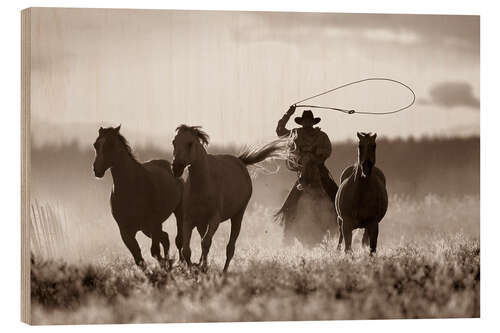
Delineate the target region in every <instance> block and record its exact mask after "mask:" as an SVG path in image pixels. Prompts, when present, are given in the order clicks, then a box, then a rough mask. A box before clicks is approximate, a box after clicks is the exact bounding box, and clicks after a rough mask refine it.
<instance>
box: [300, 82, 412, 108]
mask: <svg viewBox="0 0 500 333" xmlns="http://www.w3.org/2000/svg"><path fill="white" fill-rule="evenodd" d="M366 81H389V82H393V83H397V84H399V85H401V86H403V87H405V88H406V89H408V90H409V91H410V92H411V94H412V100H411V102H410V104H408V105H406V106H404V107H402V108H399V109H397V110H392V111H385V112H369V111H358V110H354V109H341V108H334V107H329V106H320V105H308V104H300V103H303V102H305V101H308V100H311V99H313V98H316V97H319V96H323V95H326V94H328V93H331V92H333V91H335V90H339V89H342V88H345V87H348V86H352V85H354V84H358V83H361V82H366ZM415 99H416V96H415V92H414V91H413V89H411V88H410V87H409V86H407V85H406V84H404V83H403V82H401V81H398V80H394V79H389V78H385V77H371V78H367V79H362V80H358V81H353V82H349V83H346V84H343V85H341V86H338V87H335V88H332V89H329V90H327V91H324V92H322V93H319V94H317V95H314V96H311V97H308V98H305V99H303V100H300V101H298V102H295V103H293V104H292V105H295V107H302V108H314V109H326V110H333V111H339V112H343V113H346V114H354V113H357V114H371V115H387V114H394V113H398V112H401V111H403V110H406V109H408V108H410V107H411V106H412V105H413V104H415Z"/></svg>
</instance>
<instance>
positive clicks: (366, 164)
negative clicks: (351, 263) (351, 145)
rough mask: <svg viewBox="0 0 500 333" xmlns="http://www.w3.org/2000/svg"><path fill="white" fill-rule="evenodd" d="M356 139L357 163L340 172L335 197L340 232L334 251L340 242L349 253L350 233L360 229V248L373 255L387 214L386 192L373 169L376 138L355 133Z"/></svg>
mask: <svg viewBox="0 0 500 333" xmlns="http://www.w3.org/2000/svg"><path fill="white" fill-rule="evenodd" d="M357 136H358V139H359V146H358V161H357V163H355V164H354V165H352V166H350V167H347V168H346V169H344V171H343V172H342V176H341V177H340V183H341V184H340V187H339V190H338V192H337V195H336V197H335V208H336V210H337V215H338V218H337V223H338V225H339V232H340V235H339V243H338V249H339V250H340V248H341V244H342V239H344V244H345V252H349V251H350V250H351V240H352V230H354V229H357V228H364V229H365V231H364V234H363V240H362V244H363V246H368V245H369V246H370V253H371V254H373V253H374V252H375V251H376V250H377V238H378V232H379V230H378V224H379V223H380V221H381V220H382V218H383V217H384V215H385V213H386V212H387V205H388V200H387V190H386V185H385V176H384V174H383V173H382V171H381V170H380V169H379V168H377V167H376V166H375V149H376V144H375V139H376V138H377V134H376V133H375V134H373V135H372V134H371V133H363V132H361V133H359V132H358V133H357Z"/></svg>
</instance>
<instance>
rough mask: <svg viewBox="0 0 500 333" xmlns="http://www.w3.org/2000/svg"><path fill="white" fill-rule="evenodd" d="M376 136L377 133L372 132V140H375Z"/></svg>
mask: <svg viewBox="0 0 500 333" xmlns="http://www.w3.org/2000/svg"><path fill="white" fill-rule="evenodd" d="M376 138H377V133H375V134H373V140H374V141H375V139H376Z"/></svg>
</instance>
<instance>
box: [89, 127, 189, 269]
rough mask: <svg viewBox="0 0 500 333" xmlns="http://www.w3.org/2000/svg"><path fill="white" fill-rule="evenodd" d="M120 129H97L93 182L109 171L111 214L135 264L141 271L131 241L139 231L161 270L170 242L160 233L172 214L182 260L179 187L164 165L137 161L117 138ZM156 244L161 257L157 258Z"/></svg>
mask: <svg viewBox="0 0 500 333" xmlns="http://www.w3.org/2000/svg"><path fill="white" fill-rule="evenodd" d="M120 127H121V126H118V127H116V128H113V127H108V128H102V127H101V128H100V129H99V136H98V137H97V139H96V141H95V143H94V149H95V153H96V157H95V160H94V164H93V168H94V174H95V176H96V177H97V178H102V177H103V176H104V174H105V172H106V170H108V169H111V176H112V177H113V189H112V190H111V213H112V215H113V217H114V219H115V221H116V223H117V224H118V228H119V229H120V235H121V238H122V240H123V242H124V243H125V245H126V246H127V248H128V249H129V251H130V252H131V253H132V256H133V257H134V261H135V263H136V264H137V265H138V266H140V267H144V259H143V257H142V254H141V249H140V248H139V244H138V243H137V240H136V239H135V235H136V233H137V232H138V231H142V232H143V233H144V234H145V235H146V236H148V237H150V238H151V239H152V243H151V255H152V256H153V257H154V258H155V259H157V260H158V262H159V263H160V265H161V266H165V264H166V263H167V262H170V261H169V259H168V250H169V247H170V242H169V239H168V234H167V233H166V232H165V231H163V230H162V223H163V222H164V221H165V220H166V219H167V218H168V217H169V216H170V215H171V214H172V212H173V213H174V214H175V217H176V220H177V237H176V238H175V244H176V246H177V248H178V250H179V258H182V256H181V246H182V232H181V231H182V207H181V203H182V187H183V184H182V181H180V180H179V179H177V178H175V177H174V176H173V174H172V170H171V166H170V163H169V162H168V161H166V160H151V161H149V162H145V163H140V162H139V161H137V159H136V158H135V157H134V155H133V153H132V149H131V148H130V146H129V144H128V142H127V140H126V139H125V138H124V137H123V136H122V135H121V134H120ZM160 243H161V244H162V246H163V252H164V257H162V256H161V251H160Z"/></svg>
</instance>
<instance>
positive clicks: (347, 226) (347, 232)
mask: <svg viewBox="0 0 500 333" xmlns="http://www.w3.org/2000/svg"><path fill="white" fill-rule="evenodd" d="M353 226H354V220H353V219H351V218H347V217H346V218H343V219H342V234H343V235H344V244H345V249H344V251H345V253H349V252H352V250H351V242H352V229H353Z"/></svg>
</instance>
